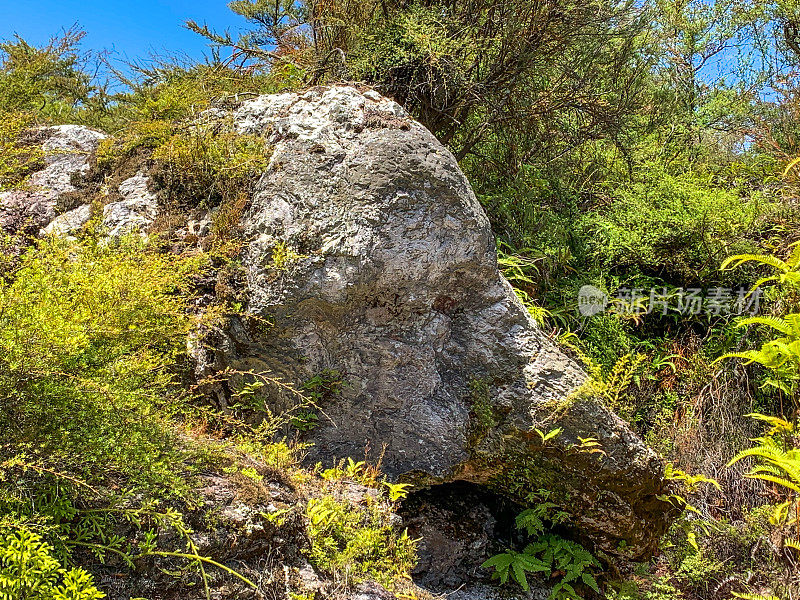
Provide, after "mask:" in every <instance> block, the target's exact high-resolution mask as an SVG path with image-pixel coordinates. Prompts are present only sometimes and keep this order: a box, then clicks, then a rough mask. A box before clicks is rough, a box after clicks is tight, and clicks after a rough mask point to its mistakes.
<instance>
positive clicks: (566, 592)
mask: <svg viewBox="0 0 800 600" xmlns="http://www.w3.org/2000/svg"><path fill="white" fill-rule="evenodd" d="M567 518H568V514H567V513H566V512H564V511H562V510H560V509H559V507H558V505H556V504H553V503H552V502H542V503H540V504H538V505H536V506H534V507H532V508H529V509H527V510H525V511H523V512H522V513H520V514H519V515H518V516H517V519H516V526H517V529H524V530H525V531H526V533H527V534H528V535H529V536H531V537H534V538H536V539H535V541H534V542H532V543H530V544H528V545H527V546H526V547H525V549H524V550H523V551H522V552H518V551H516V550H513V549H509V550H507V551H506V552H503V553H501V554H497V555H495V556H492V557H491V558H489V560H487V561H486V562H484V563H483V565H481V566H482V567H483V568H485V569H488V568H493V569H494V573H493V574H492V577H493V578H496V579H499V580H500V583H503V584H505V583H506V582H507V581H508V580H509V578H511V579H513V580H514V581H515V582H516V583H517V584H518V585H519V586H520V587H522V589H524V590H525V591H528V590H529V589H530V585H529V583H528V579H527V574H528V573H546V574H548V575H550V576H552V575H554V574H556V573H558V574H559V575H560V579H559V580H558V582H557V583H556V584H555V586H554V587H553V590H552V592H551V594H550V598H551V599H552V600H573V599H574V600H577V599H579V598H580V597H581V596H580V595H578V592H577V591H576V590H575V588H574V585H575V584H576V583H581V584H583V585H586V586H588V587H589V588H591V589H593V590H595V591H596V592H597V593H600V587H599V585H598V583H597V580H596V579H595V576H594V573H593V572H592V571H593V570H594V569H599V568H600V566H601V565H600V562H599V561H598V560H597V559H596V558H595V557H594V556H592V554H591V553H590V552H589V551H588V550H586V549H585V548H584V547H583V546H581V545H580V544H578V543H577V542H573V541H571V540H566V539H564V538H562V537H560V536H558V535H555V534H552V533H545V520H547V521H549V522H550V523H554V524H557V523H560V522H562V521H564V520H566V519H567Z"/></svg>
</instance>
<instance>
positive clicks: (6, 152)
mask: <svg viewBox="0 0 800 600" xmlns="http://www.w3.org/2000/svg"><path fill="white" fill-rule="evenodd" d="M33 120H34V119H33V116H32V115H30V114H28V113H4V112H3V111H2V110H0V192H1V191H3V190H7V189H9V188H12V187H15V186H17V185H19V184H20V183H22V182H23V181H24V180H25V177H26V176H27V175H28V174H29V173H30V172H32V171H34V170H36V169H37V168H39V167H42V166H44V165H43V164H42V159H43V158H44V153H43V152H42V149H41V148H40V147H39V146H38V145H37V144H36V143H35V142H34V141H33V140H31V141H30V142H26V141H25V140H24V137H25V131H26V130H27V129H28V128H30V127H31V126H32V124H33Z"/></svg>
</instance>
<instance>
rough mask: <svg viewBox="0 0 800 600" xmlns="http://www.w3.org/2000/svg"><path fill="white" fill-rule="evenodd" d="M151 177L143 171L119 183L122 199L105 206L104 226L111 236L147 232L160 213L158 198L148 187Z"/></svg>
mask: <svg viewBox="0 0 800 600" xmlns="http://www.w3.org/2000/svg"><path fill="white" fill-rule="evenodd" d="M149 181H150V179H149V178H148V177H147V176H145V175H144V174H142V173H137V174H136V175H134V176H133V177H131V178H129V179H126V180H125V181H123V182H122V183H121V184H120V185H119V193H120V195H121V196H122V198H123V199H122V200H120V201H119V202H111V203H109V204H106V205H105V206H104V207H103V223H102V227H103V228H104V229H105V230H106V232H107V233H108V235H110V236H111V237H118V236H121V235H125V234H126V233H130V232H131V231H138V232H140V233H141V234H143V235H144V234H145V233H146V232H147V229H148V228H149V227H150V225H152V224H153V221H154V220H155V218H156V215H157V214H158V198H157V196H156V195H155V194H154V193H153V192H151V191H150V190H149V189H148V184H149Z"/></svg>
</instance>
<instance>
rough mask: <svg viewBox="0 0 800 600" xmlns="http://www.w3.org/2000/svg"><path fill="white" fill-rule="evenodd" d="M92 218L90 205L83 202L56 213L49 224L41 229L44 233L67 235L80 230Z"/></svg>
mask: <svg viewBox="0 0 800 600" xmlns="http://www.w3.org/2000/svg"><path fill="white" fill-rule="evenodd" d="M91 218H92V207H91V206H90V205H88V204H83V205H81V206H79V207H78V208H73V209H72V210H69V211H67V212H65V213H64V214H61V215H58V216H57V217H56V218H55V219H53V220H52V221H51V222H50V224H49V225H48V226H47V227H45V228H44V229H42V234H44V235H57V236H62V237H63V236H69V235H72V234H73V233H76V232H77V231H79V230H80V228H81V227H83V226H84V225H86V223H88V222H89V219H91Z"/></svg>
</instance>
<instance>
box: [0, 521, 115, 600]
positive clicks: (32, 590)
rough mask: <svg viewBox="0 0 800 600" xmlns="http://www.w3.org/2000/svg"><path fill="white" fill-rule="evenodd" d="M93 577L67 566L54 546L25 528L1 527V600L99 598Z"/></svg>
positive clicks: (88, 599) (84, 599) (103, 596)
mask: <svg viewBox="0 0 800 600" xmlns="http://www.w3.org/2000/svg"><path fill="white" fill-rule="evenodd" d="M105 597H106V595H105V594H104V593H102V592H101V591H99V590H98V589H97V588H96V587H95V586H94V582H93V580H92V576H91V575H90V574H88V573H87V572H86V571H84V570H83V569H80V568H72V569H69V570H67V569H64V568H62V567H61V565H60V563H59V562H58V561H57V560H56V559H55V558H54V557H53V549H52V548H51V547H50V546H49V545H48V544H46V543H45V542H44V541H42V539H41V537H39V536H38V535H36V534H35V533H33V532H31V531H29V530H28V529H26V528H25V527H20V528H5V529H4V528H2V527H0V600H22V599H24V600H100V599H101V598H105Z"/></svg>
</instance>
